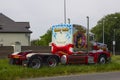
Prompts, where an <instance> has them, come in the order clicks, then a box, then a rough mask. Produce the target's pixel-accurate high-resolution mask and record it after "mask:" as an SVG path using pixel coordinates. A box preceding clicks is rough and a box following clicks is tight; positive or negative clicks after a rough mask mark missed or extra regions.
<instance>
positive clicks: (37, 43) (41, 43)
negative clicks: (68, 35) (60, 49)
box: [31, 29, 52, 46]
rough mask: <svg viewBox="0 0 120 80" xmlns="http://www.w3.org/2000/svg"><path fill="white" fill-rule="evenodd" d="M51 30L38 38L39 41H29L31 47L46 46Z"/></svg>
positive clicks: (49, 39)
mask: <svg viewBox="0 0 120 80" xmlns="http://www.w3.org/2000/svg"><path fill="white" fill-rule="evenodd" d="M51 36H52V30H51V29H49V30H48V31H47V32H46V33H45V34H44V35H42V36H40V39H37V40H33V41H31V45H33V46H48V45H49V43H50V42H51V39H52V38H51Z"/></svg>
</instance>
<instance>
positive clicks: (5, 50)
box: [0, 46, 51, 58]
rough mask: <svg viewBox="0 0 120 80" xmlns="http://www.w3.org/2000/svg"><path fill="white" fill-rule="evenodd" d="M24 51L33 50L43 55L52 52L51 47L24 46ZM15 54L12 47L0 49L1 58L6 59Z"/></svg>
mask: <svg viewBox="0 0 120 80" xmlns="http://www.w3.org/2000/svg"><path fill="white" fill-rule="evenodd" d="M21 50H22V51H25V50H33V51H36V52H41V53H49V52H50V51H51V47H49V46H22V47H21ZM13 52H14V48H13V47H12V46H1V47H0V58H6V57H7V56H8V54H11V53H13Z"/></svg>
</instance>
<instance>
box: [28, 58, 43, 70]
mask: <svg viewBox="0 0 120 80" xmlns="http://www.w3.org/2000/svg"><path fill="white" fill-rule="evenodd" d="M41 66H42V59H41V58H39V57H38V56H32V57H31V58H30V60H29V62H28V67H30V68H35V69H38V68H40V67H41Z"/></svg>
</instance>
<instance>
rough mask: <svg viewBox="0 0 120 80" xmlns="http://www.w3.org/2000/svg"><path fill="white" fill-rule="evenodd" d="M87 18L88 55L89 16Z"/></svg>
mask: <svg viewBox="0 0 120 80" xmlns="http://www.w3.org/2000/svg"><path fill="white" fill-rule="evenodd" d="M86 18H87V53H89V16H87V17H86Z"/></svg>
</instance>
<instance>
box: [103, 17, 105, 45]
mask: <svg viewBox="0 0 120 80" xmlns="http://www.w3.org/2000/svg"><path fill="white" fill-rule="evenodd" d="M104 40H105V39H104V19H103V44H104V42H105V41H104Z"/></svg>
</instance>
